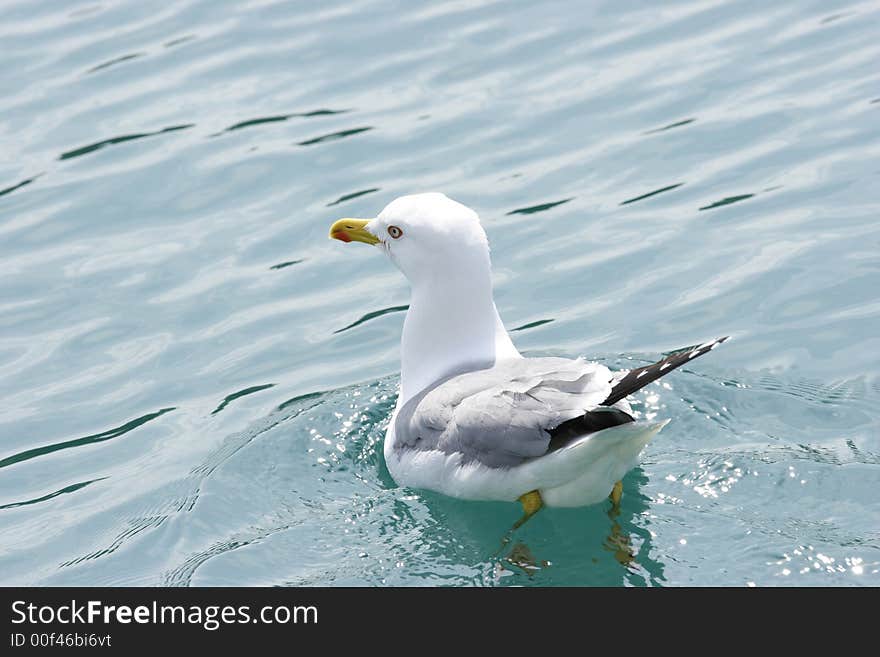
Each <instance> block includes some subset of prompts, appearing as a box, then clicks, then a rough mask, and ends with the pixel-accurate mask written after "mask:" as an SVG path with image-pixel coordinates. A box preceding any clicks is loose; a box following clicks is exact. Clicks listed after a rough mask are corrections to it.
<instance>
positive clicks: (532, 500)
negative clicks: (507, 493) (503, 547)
mask: <svg viewBox="0 0 880 657" xmlns="http://www.w3.org/2000/svg"><path fill="white" fill-rule="evenodd" d="M519 501H520V503H521V504H522V507H523V517H522V518H520V519H519V520H517V521H516V522H515V523H514V525H513V528H514V529H519V528H520V527H522V526H523V525H524V524H525V522H526V520H528V519H529V518H531V517H532V516H533V515H535V514H536V513H537V512H538V511H540V510H541V507H543V506H544V500H542V499H541V493H539V492H538V491H536V490H533V491H531V492H529V493H526V494H525V495H520V497H519Z"/></svg>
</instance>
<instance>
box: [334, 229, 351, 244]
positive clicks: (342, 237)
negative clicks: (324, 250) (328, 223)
mask: <svg viewBox="0 0 880 657" xmlns="http://www.w3.org/2000/svg"><path fill="white" fill-rule="evenodd" d="M333 239H335V240H339V241H340V242H351V238H350V237H349V236H348V233H346V232H345V231H344V230H337V231H335V232H334V233H333Z"/></svg>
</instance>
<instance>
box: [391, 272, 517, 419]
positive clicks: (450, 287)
mask: <svg viewBox="0 0 880 657" xmlns="http://www.w3.org/2000/svg"><path fill="white" fill-rule="evenodd" d="M519 357H520V355H519V352H518V351H517V350H516V347H514V346H513V342H511V340H510V337H509V336H508V335H507V331H506V330H505V329H504V325H503V324H502V323H501V318H500V317H499V316H498V311H497V310H496V308H495V302H494V301H493V300H492V281H491V275H490V273H489V270H488V267H475V268H473V269H470V270H469V269H468V268H466V267H465V268H463V269H459V270H457V271H455V272H454V273H452V274H449V275H448V276H446V277H444V278H443V279H428V280H422V281H419V283H418V284H417V285H413V290H412V300H411V302H410V307H409V311H408V312H407V314H406V320H405V321H404V324H403V338H402V340H401V374H400V400H399V402H398V403H400V404H403V403H404V402H406V401H407V400H408V399H409V398H411V397H413V396H414V395H417V394H418V393H419V392H421V391H422V390H424V389H425V388H426V387H428V386H429V385H431V384H432V383H434V382H435V381H437V380H439V379H441V378H443V377H445V376H449V375H450V374H453V373H456V372H461V371H466V370H471V369H481V368H484V367H490V366H491V365H492V364H494V363H495V362H496V361H497V360H503V359H507V358H519Z"/></svg>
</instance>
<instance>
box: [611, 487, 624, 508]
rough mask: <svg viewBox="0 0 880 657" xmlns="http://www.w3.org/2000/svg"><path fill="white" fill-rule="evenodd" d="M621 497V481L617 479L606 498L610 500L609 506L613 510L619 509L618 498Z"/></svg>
mask: <svg viewBox="0 0 880 657" xmlns="http://www.w3.org/2000/svg"><path fill="white" fill-rule="evenodd" d="M622 497H623V482H622V481H618V482H617V483H616V484H614V488H612V489H611V494H610V495H609V496H608V499H609V500H611V508H612V509H613V510H615V511H619V510H620V499H621V498H622Z"/></svg>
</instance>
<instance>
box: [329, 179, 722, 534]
mask: <svg viewBox="0 0 880 657" xmlns="http://www.w3.org/2000/svg"><path fill="white" fill-rule="evenodd" d="M330 238H332V239H336V240H340V241H342V242H362V243H364V244H369V245H372V246H375V247H378V248H379V249H381V250H382V251H383V252H384V253H385V255H387V256H388V257H389V258H390V259H391V262H393V263H394V264H395V265H396V266H397V267H398V269H400V271H401V272H402V273H403V275H404V276H406V278H407V279H408V280H409V283H410V287H411V301H410V305H409V310H408V311H407V313H406V319H405V321H404V324H403V334H402V338H401V349H400V359H401V369H400V392H399V395H398V399H397V406H396V408H395V410H394V413H393V414H392V416H391V419H390V422H389V425H388V429H387V432H386V434H385V442H384V449H383V451H384V456H385V461H386V463H387V466H388V471H389V472H390V474H391V476H392V477H393V478H394V480H395V481H396V482H397V484H398V485H401V486H406V487H411V488H419V489H428V490H432V491H436V492H439V493H442V494H445V495H448V496H451V497H456V498H460V499H467V500H494V501H506V502H517V501H519V502H520V503H521V504H522V509H523V515H522V517H521V518H520V520H519V521H518V522H517V523H516V524H515V525H514V528H517V527H519V526H520V525H522V523H524V522H525V521H526V520H528V519H529V518H530V517H531V516H533V515H534V514H535V513H537V512H538V511H539V510H540V509H541V508H542V507H544V506H548V507H578V506H587V505H591V504H596V503H599V502H602V501H604V500H605V499H606V498H609V497H610V498H611V501H612V505H613V507H614V508H618V507H619V505H620V499H621V495H622V491H623V487H622V485H621V479H623V476H624V475H625V474H626V473H627V472H628V471H629V470H630V469H632V468H633V467H635V466H636V465H637V463H638V457H639V454H640V453H641V452H642V450H643V449H644V447H645V445H647V443H648V441H649V440H650V439H651V438H652V437H653V436H654V435H655V434H656V433H657V432H659V431H660V430H661V429H662V428H663V427H664V426H665V425H666V424H667V423H668V422H669V420H668V419H667V420H663V421H660V422H646V421H637V420H636V418H635V417H634V414H633V412H632V410H631V408H630V406H629V404H628V402H627V399H626V398H627V397H628V396H629V395H631V394H632V393H634V392H635V391H637V390H639V389H640V388H643V387H644V386H646V385H648V384H649V383H651V382H652V381H655V380H657V379H658V378H660V377H661V376H664V375H666V374H668V373H669V372H671V371H672V370H674V369H675V368H677V367H679V366H680V365H683V364H684V363H687V362H689V361H691V360H693V359H694V358H697V357H698V356H701V355H702V354H705V353H706V352H708V351H709V350H711V349H713V348H715V347H716V346H717V345H719V344H720V343H722V342H723V341H724V340H726V339H727V338H726V337H724V338H719V339H716V340H710V341H708V342H705V343H703V344H700V345H695V346H693V347H686V348H684V349H679V350H677V351H674V352H672V353H671V354H669V355H667V356H666V357H665V358H663V359H662V360H660V361H658V362H656V363H654V364H652V365H648V366H647V367H640V368H637V369H633V370H629V371H618V372H612V371H611V370H609V369H608V368H607V367H606V366H605V365H602V364H601V363H595V362H588V361H585V360H583V359H581V358H577V359H568V358H531V357H528V358H527V357H523V356H522V355H521V354H520V353H519V351H517V349H516V347H515V346H514V345H513V341H512V340H511V339H510V335H509V334H508V332H507V331H506V330H505V328H504V324H503V323H502V322H501V318H500V316H499V315H498V310H497V308H496V307H495V302H494V300H493V297H492V269H491V262H490V258H489V242H488V239H487V237H486V233H485V231H484V230H483V227H482V226H481V225H480V219H479V216H478V215H477V213H476V212H474V211H473V210H471V209H470V208H468V207H466V206H464V205H462V204H461V203H458V202H456V201H453V200H452V199H450V198H448V197H446V196H445V195H443V194H440V193H427V194H414V195H410V196H402V197H400V198H398V199H396V200H394V201H392V202H391V203H390V204H388V205H387V206H386V207H385V209H384V210H382V212H381V213H380V214H379V215H378V216H377V217H375V218H374V219H353V218H344V219H340V220H338V221H336V222H335V223H334V224H333V225H332V226H331V227H330Z"/></svg>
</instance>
